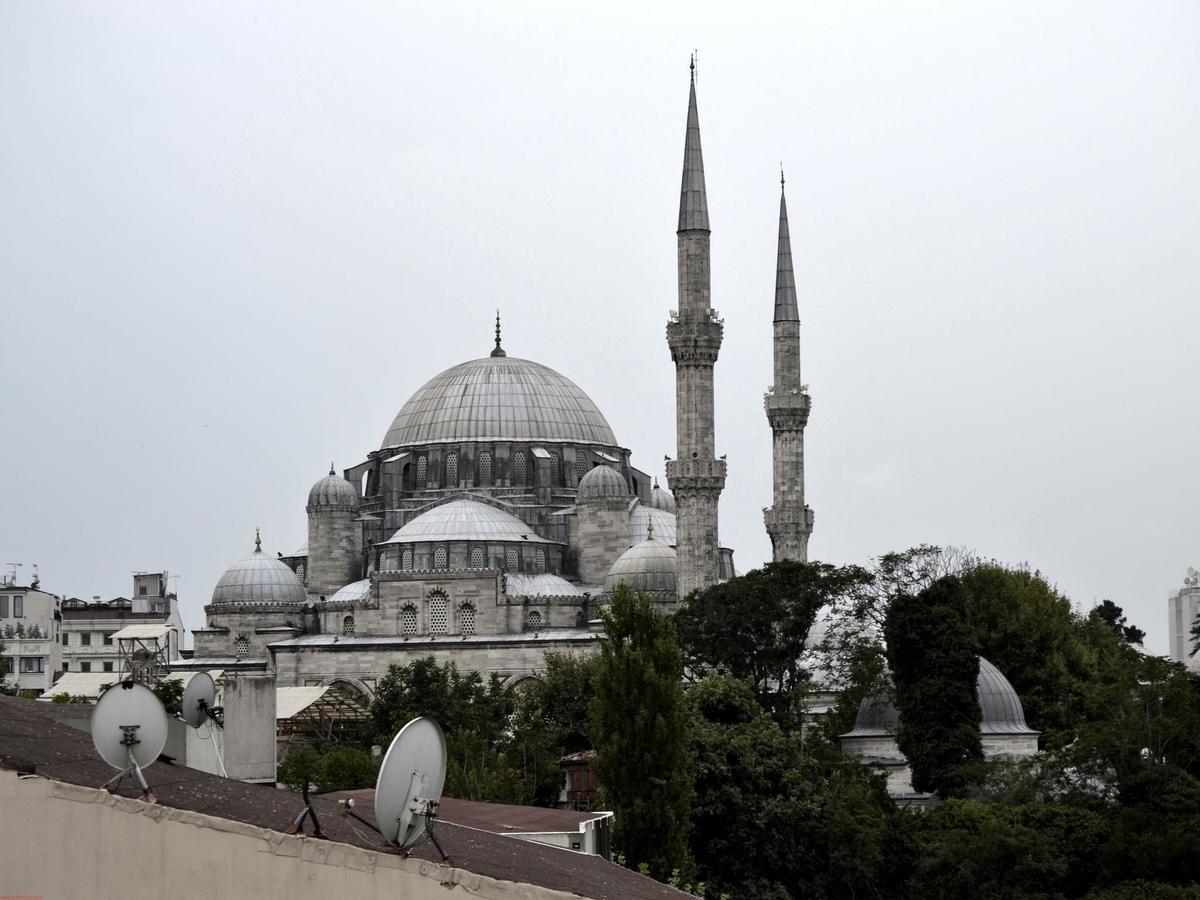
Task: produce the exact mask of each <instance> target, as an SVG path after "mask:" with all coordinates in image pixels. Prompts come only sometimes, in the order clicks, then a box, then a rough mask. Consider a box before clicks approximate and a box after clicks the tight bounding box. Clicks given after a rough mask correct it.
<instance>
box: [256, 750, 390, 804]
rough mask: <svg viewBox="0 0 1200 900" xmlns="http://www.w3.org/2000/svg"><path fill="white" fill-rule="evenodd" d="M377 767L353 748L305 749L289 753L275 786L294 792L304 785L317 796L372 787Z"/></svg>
mask: <svg viewBox="0 0 1200 900" xmlns="http://www.w3.org/2000/svg"><path fill="white" fill-rule="evenodd" d="M377 774H378V767H377V765H376V763H375V761H374V760H373V759H371V755H370V754H369V753H367V752H365V751H363V750H359V749H356V748H354V747H339V746H326V747H322V748H314V747H305V748H303V749H300V750H293V751H292V752H291V753H289V754H288V755H287V756H286V757H284V760H283V762H281V763H280V764H279V767H278V769H277V771H276V774H275V780H276V781H278V782H279V784H281V785H283V786H284V787H286V788H289V789H291V790H294V791H299V790H302V789H303V787H304V786H305V785H306V784H307V785H308V786H309V787H310V788H315V789H316V790H317V791H318V792H319V793H324V792H326V791H345V790H355V789H358V788H368V787H374V786H375V778H376V776H377Z"/></svg>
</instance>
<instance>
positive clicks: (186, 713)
mask: <svg viewBox="0 0 1200 900" xmlns="http://www.w3.org/2000/svg"><path fill="white" fill-rule="evenodd" d="M216 699H217V686H216V685H215V684H214V683H213V680H212V676H211V675H209V674H208V673H207V672H197V673H196V674H195V675H193V676H192V680H191V681H189V682H188V685H187V687H186V688H184V690H183V700H182V701H181V704H180V705H181V710H180V714H179V715H180V718H181V719H183V721H184V722H186V723H187V724H188V725H190V726H191V727H192V728H199V727H200V726H201V725H203V724H204V723H205V722H206V721H208V720H209V719H211V720H212V721H213V722H215V723H216V724H217V726H218V727H221V725H222V722H221V716H220V709H219V708H218V707H217V706H215V702H216Z"/></svg>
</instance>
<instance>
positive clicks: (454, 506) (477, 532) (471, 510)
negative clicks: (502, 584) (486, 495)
mask: <svg viewBox="0 0 1200 900" xmlns="http://www.w3.org/2000/svg"><path fill="white" fill-rule="evenodd" d="M429 541H483V542H487V541H523V542H525V543H529V544H552V543H554V542H553V541H548V540H546V538H544V537H542V536H541V535H539V534H538V533H537V532H536V531H534V530H533V528H532V526H530V525H527V524H525V523H524V522H522V521H521V520H520V519H518V518H517V517H516V516H514V515H513V514H512V513H510V512H505V511H504V510H502V509H497V508H496V507H494V506H491V505H489V504H487V503H480V502H479V501H478V500H466V499H461V500H451V501H450V502H449V503H442V504H440V505H438V506H435V507H433V509H430V510H427V511H426V512H423V513H421V514H420V515H419V516H417V517H416V518H415V519H413V520H412V521H411V522H409V523H408V524H407V525H405V526H404V527H403V528H401V529H400V530H399V531H397V532H396V533H395V534H394V535H392V536H391V538H390V539H388V540H386V541H384V543H385V544H417V543H421V542H429Z"/></svg>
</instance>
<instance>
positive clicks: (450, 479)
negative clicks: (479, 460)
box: [446, 453, 458, 487]
mask: <svg viewBox="0 0 1200 900" xmlns="http://www.w3.org/2000/svg"><path fill="white" fill-rule="evenodd" d="M446 487H458V454H457V453H448V454H446Z"/></svg>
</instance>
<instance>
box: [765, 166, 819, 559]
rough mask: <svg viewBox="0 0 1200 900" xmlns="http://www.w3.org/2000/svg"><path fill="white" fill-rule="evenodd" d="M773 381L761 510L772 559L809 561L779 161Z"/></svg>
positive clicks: (795, 336)
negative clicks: (767, 475)
mask: <svg viewBox="0 0 1200 900" xmlns="http://www.w3.org/2000/svg"><path fill="white" fill-rule="evenodd" d="M772 328H773V331H774V333H775V340H774V344H775V354H774V355H775V367H774V368H775V382H774V384H773V385H772V386H771V390H770V391H768V392H767V396H766V398H765V405H766V410H767V421H768V422H770V424H771V433H772V435H773V446H772V460H773V465H772V476H773V481H774V490H773V500H774V504H773V505H772V506H771V507H770V508H769V509H765V510H763V520H764V523H765V525H766V528H767V534H768V535H770V537H771V547H772V549H773V551H774V554H773V555H774V559H775V561H776V562H778V561H779V560H784V559H790V560H798V561H800V562H806V561H807V560H808V537H809V535H810V534H811V533H812V527H813V512H812V510H811V509H809V508H808V506H807V505H806V504H805V502H804V427H805V426H806V425H807V424H808V413H809V409H810V408H811V407H812V399H811V398H810V397H809V396H808V390H807V388H806V387H805V386H804V385H803V384H801V382H800V314H799V312H798V309H797V305H796V277H795V273H794V272H793V270H792V239H791V236H790V235H789V233H788V217H787V197H786V196H785V194H784V178H783V166H782V165H780V167H779V248H778V251H777V254H776V262H775V321H774V324H773V326H772Z"/></svg>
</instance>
